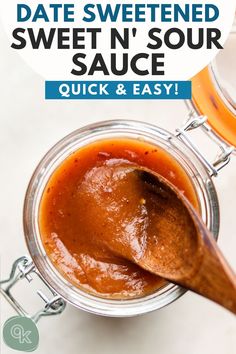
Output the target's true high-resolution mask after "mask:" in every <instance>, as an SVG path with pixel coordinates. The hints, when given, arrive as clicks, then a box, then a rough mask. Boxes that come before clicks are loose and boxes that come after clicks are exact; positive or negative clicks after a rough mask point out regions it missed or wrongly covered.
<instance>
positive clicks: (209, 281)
mask: <svg viewBox="0 0 236 354" xmlns="http://www.w3.org/2000/svg"><path fill="white" fill-rule="evenodd" d="M132 173H134V174H137V175H138V176H139V178H140V179H141V180H142V181H143V183H144V186H145V188H146V189H147V190H148V191H149V193H150V194H152V195H153V196H155V200H156V203H157V205H160V207H161V208H163V209H164V213H163V215H162V222H161V224H159V225H158V235H159V237H160V236H161V237H162V238H163V240H164V242H166V246H167V247H168V251H167V253H166V254H165V256H164V257H163V255H162V252H160V247H159V244H158V243H156V244H155V243H154V242H153V241H152V238H150V239H149V244H148V248H147V251H146V252H145V254H144V255H143V256H142V258H140V259H139V260H135V262H137V263H138V264H139V265H140V266H141V267H142V268H145V269H146V270H149V271H150V272H152V273H155V274H157V275H159V276H162V277H163V278H165V279H168V280H170V281H172V282H174V283H176V284H179V285H181V286H183V287H185V288H187V289H190V290H192V291H194V292H196V293H198V294H200V295H202V296H204V297H206V298H208V299H210V300H213V301H214V302H216V303H218V304H220V305H221V306H223V307H225V308H227V309H228V310H230V311H231V312H233V313H234V314H236V276H235V274H234V272H233V271H232V269H231V268H230V266H229V265H228V263H227V261H226V260H225V258H224V256H223V254H222V253H221V251H220V249H219V247H218V246H217V244H216V241H215V239H214V237H213V235H212V234H211V233H210V232H209V231H208V229H207V227H206V226H205V224H204V223H203V221H202V219H201V217H200V216H199V215H198V213H197V212H196V211H195V209H194V208H193V207H192V205H191V204H190V203H189V202H188V200H187V199H186V198H185V197H184V195H183V194H182V193H181V192H180V191H179V190H178V189H177V188H175V187H174V186H173V185H172V184H171V183H170V182H169V181H167V180H166V179H164V178H163V177H161V176H160V175H158V174H157V173H154V172H152V171H150V170H148V169H146V168H135V169H134V170H133V172H132ZM181 238H182V241H181ZM189 241H190V243H191V244H190V245H189V244H188V242H189ZM185 247H187V249H185ZM162 260H163V261H162Z"/></svg>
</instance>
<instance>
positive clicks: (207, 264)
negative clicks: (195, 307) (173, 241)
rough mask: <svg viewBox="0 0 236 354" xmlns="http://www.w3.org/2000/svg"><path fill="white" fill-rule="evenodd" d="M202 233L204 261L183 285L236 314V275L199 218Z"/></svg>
mask: <svg viewBox="0 0 236 354" xmlns="http://www.w3.org/2000/svg"><path fill="white" fill-rule="evenodd" d="M197 223H198V227H199V230H200V232H201V235H202V239H203V245H202V261H201V263H200V266H199V268H198V270H197V271H196V273H195V274H194V275H192V276H191V278H189V279H185V280H183V281H181V283H182V284H181V285H182V286H184V287H187V288H189V289H191V290H193V291H194V292H196V293H198V294H200V295H203V296H204V297H207V298H208V299H210V300H213V301H214V302H216V303H218V304H220V305H221V306H223V307H225V308H226V309H228V310H230V311H231V312H233V313H234V314H236V276H235V274H234V272H233V270H232V269H231V268H230V266H229V265H228V263H227V261H226V260H225V258H224V256H223V254H222V253H221V251H220V250H219V248H218V246H217V244H216V241H215V240H214V238H213V236H212V235H211V233H210V232H209V231H208V230H207V228H206V226H205V225H204V224H203V222H202V221H201V220H200V219H199V218H198V220H197Z"/></svg>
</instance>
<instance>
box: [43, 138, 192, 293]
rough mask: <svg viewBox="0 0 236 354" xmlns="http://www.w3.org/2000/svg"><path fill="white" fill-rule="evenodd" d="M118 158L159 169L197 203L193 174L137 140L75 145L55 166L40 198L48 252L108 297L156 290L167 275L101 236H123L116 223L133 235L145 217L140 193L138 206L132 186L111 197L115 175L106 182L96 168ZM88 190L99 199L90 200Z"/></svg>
mask: <svg viewBox="0 0 236 354" xmlns="http://www.w3.org/2000/svg"><path fill="white" fill-rule="evenodd" d="M115 164H123V165H129V164H132V165H134V164H136V165H139V166H144V167H147V168H149V169H151V170H153V171H155V172H157V173H159V174H160V175H162V176H163V177H165V178H166V179H168V180H169V181H170V182H171V183H173V184H174V185H175V186H176V187H177V188H178V189H180V190H181V191H182V192H183V193H184V194H185V196H186V197H187V198H188V199H189V201H190V202H191V203H192V205H193V206H194V207H195V208H198V205H199V204H198V199H197V197H196V193H195V190H194V187H193V185H192V183H191V180H190V178H189V176H188V175H187V174H186V172H185V171H184V170H183V168H182V167H180V166H179V164H178V163H177V162H176V161H175V160H174V159H173V158H172V157H171V156H170V155H169V154H168V153H167V152H165V151H164V150H162V149H161V148H157V147H156V146H155V145H152V144H150V143H147V142H143V141H139V140H132V139H117V140H116V139H112V140H110V139H107V140H101V141H97V142H95V143H92V144H90V145H87V146H85V147H82V148H80V149H79V150H77V151H75V152H74V153H72V154H71V155H70V156H69V157H68V158H67V159H65V160H64V161H63V162H62V163H61V165H60V166H59V167H58V168H57V169H56V170H55V171H54V172H53V174H52V175H51V177H50V179H49V181H48V183H47V185H46V187H45V190H44V192H43V196H42V199H41V203H40V211H39V228H40V234H41V238H42V242H43V245H44V248H45V250H46V253H47V255H48V257H49V258H50V260H51V261H52V263H53V264H54V266H55V267H56V268H57V269H58V270H59V272H60V273H61V274H62V275H63V276H64V277H65V278H66V279H67V280H68V281H69V282H71V283H72V284H73V285H75V286H77V287H79V288H80V289H82V290H84V291H86V292H88V293H91V294H93V295H96V296H100V297H104V298H115V299H125V298H126V299H127V298H137V297H142V296H145V295H148V294H151V293H153V292H154V291H156V290H157V289H159V288H160V287H162V286H164V285H165V284H166V281H165V280H164V279H162V278H159V277H157V276H155V275H153V274H151V273H149V272H147V271H145V270H143V269H141V268H140V267H139V266H137V265H135V264H134V263H132V262H131V261H129V260H127V259H124V258H122V257H120V256H119V254H117V253H116V252H114V250H111V249H109V247H106V245H105V244H104V242H103V235H105V233H106V234H107V233H108V234H109V237H110V238H111V239H112V238H115V237H119V234H118V231H117V230H119V228H117V227H116V225H118V224H119V225H122V227H123V228H124V229H125V232H127V233H128V234H130V236H131V238H130V239H132V234H135V231H136V229H138V228H139V230H140V228H141V227H142V222H143V220H144V219H143V217H142V210H143V209H142V207H143V204H144V203H145V201H143V200H142V199H140V200H139V201H138V205H137V206H135V207H134V205H133V204H132V203H130V200H131V199H132V190H129V191H128V194H127V196H128V197H126V199H125V198H123V197H122V195H121V199H120V203H119V204H120V205H116V204H115V203H114V202H113V200H112V192H113V190H112V188H113V187H115V180H113V181H112V184H111V185H106V184H104V180H102V178H100V177H101V175H99V173H97V172H98V171H101V168H102V167H103V166H109V165H110V166H114V165H115ZM93 182H94V183H93ZM99 183H100V184H99ZM99 186H100V187H99ZM100 189H101V190H100ZM101 191H102V192H101ZM88 193H91V196H93V199H91V200H96V203H94V202H93V201H91V203H87V199H86V198H84V196H85V194H86V195H87V196H88ZM129 197H130V198H129ZM138 213H139V218H138V217H136V216H137V215H138ZM107 218H110V219H109V228H108V223H106V220H107ZM104 237H105V236H104Z"/></svg>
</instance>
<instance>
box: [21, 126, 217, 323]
mask: <svg viewBox="0 0 236 354" xmlns="http://www.w3.org/2000/svg"><path fill="white" fill-rule="evenodd" d="M112 134H113V135H115V136H120V137H124V136H127V135H129V136H130V137H131V138H141V139H144V140H147V141H151V142H152V143H154V144H155V145H156V146H159V147H166V149H167V152H168V153H169V154H170V155H172V157H174V158H175V159H176V160H179V161H178V162H179V163H180V164H181V162H182V167H184V169H185V170H186V169H187V165H186V166H184V164H188V168H189V172H188V171H187V170H186V172H187V173H188V174H189V176H190V174H191V176H192V178H194V179H195V181H194V183H195V184H196V186H197V185H198V187H196V186H195V187H196V188H198V189H197V192H198V193H199V195H200V194H201V204H202V208H204V218H205V222H206V223H207V225H208V227H209V229H210V230H211V231H212V232H213V234H214V235H215V237H216V238H217V236H218V232H219V204H218V199H217V195H216V191H215V188H214V184H213V182H212V180H211V177H210V176H209V174H208V172H207V170H206V169H205V167H204V166H203V165H202V163H201V161H200V160H199V159H198V158H197V157H196V156H195V155H194V154H193V153H192V151H191V150H189V148H188V147H187V146H186V145H185V144H184V143H183V142H181V141H180V140H179V139H177V138H176V137H175V136H174V135H172V134H170V133H169V132H167V131H165V130H164V129H161V128H158V127H156V126H155V125H151V124H148V123H144V122H140V121H132V120H131V121H128V120H111V121H104V122H98V123H95V124H91V125H88V126H86V127H84V128H81V129H78V130H76V131H75V132H73V133H71V134H70V135H68V136H66V137H65V138H64V139H62V140H61V141H59V142H58V143H57V144H56V145H55V146H54V147H53V148H52V149H51V150H49V152H48V153H47V154H46V155H45V156H44V158H43V159H42V160H41V162H40V163H39V165H38V167H37V168H36V170H35V172H34V174H33V176H32V178H31V181H30V183H29V186H28V189H27V192H26V197H25V203H24V220H23V222H24V233H25V238H26V243H27V246H28V249H29V252H30V255H31V257H32V259H33V261H34V264H35V265H36V268H37V270H38V272H39V273H40V274H41V276H43V278H44V279H45V281H46V283H48V284H49V286H50V287H52V289H54V291H55V292H56V293H58V294H59V295H60V296H62V297H63V298H64V299H65V300H66V301H67V302H69V303H71V304H72V305H74V306H76V307H78V308H80V309H83V310H86V311H88V312H92V313H95V314H99V315H104V316H112V317H130V316H134V315H139V314H143V313H147V312H150V311H153V310H156V309H159V308H161V307H163V306H165V305H167V304H169V303H171V302H173V301H174V300H176V299H177V298H179V297H180V296H181V295H183V294H184V293H185V291H186V290H185V289H183V288H181V287H179V286H177V285H173V284H168V285H167V286H166V287H163V288H162V289H160V290H158V291H157V292H155V293H154V294H151V295H149V296H146V297H143V298H137V299H128V300H108V299H104V298H100V297H96V296H94V295H90V294H88V293H85V292H84V291H83V290H80V289H78V288H76V287H74V286H73V285H72V284H71V283H69V282H68V281H67V280H66V279H65V278H64V277H63V276H62V275H61V274H60V273H59V272H58V271H57V269H56V268H55V267H54V266H53V264H52V263H51V261H50V260H49V258H48V256H47V255H46V252H45V250H44V248H43V245H42V242H41V237H40V233H39V229H38V208H39V202H40V199H41V196H42V192H43V190H44V187H45V184H46V182H47V181H48V177H49V176H50V174H51V173H52V172H53V171H54V170H55V168H56V167H57V166H58V165H59V164H60V162H61V161H63V160H64V159H65V158H66V157H67V156H68V155H69V154H70V153H71V152H73V151H74V150H77V149H78V148H79V147H80V146H84V145H87V144H89V143H90V142H91V141H93V140H94V139H95V140H98V139H101V138H102V139H104V138H105V137H106V136H107V137H108V136H109V137H110V136H111V135H112ZM95 140H94V141H95ZM181 159H182V160H181ZM180 161H181V162H180ZM186 161H187V162H186Z"/></svg>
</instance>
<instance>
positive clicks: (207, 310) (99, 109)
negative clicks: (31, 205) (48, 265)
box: [0, 28, 236, 354]
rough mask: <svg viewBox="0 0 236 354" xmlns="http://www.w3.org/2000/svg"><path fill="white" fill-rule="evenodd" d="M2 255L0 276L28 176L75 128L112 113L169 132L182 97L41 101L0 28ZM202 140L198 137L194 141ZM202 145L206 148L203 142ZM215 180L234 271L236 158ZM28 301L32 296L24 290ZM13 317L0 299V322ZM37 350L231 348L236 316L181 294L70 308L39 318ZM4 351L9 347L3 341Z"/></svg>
mask: <svg viewBox="0 0 236 354" xmlns="http://www.w3.org/2000/svg"><path fill="white" fill-rule="evenodd" d="M0 48H1V49H0V50H1V51H0V53H1V54H0V78H1V86H0V100H1V101H0V186H1V192H0V196H1V197H0V198H1V199H0V200H1V205H0V255H1V263H0V264H1V277H3V276H4V277H6V276H7V275H8V272H9V271H10V266H11V263H12V262H13V261H14V260H15V259H16V258H17V257H19V256H21V255H23V254H25V253H27V250H26V246H25V242H24V237H23V231H22V206H23V199H24V194H25V190H26V187H27V183H28V181H29V178H30V176H31V174H32V172H33V170H34V168H35V166H36V165H37V163H38V161H39V160H40V159H41V157H42V156H43V155H44V154H45V153H46V152H47V150H48V149H49V148H50V147H51V146H52V145H53V144H54V143H56V142H57V141H58V139H60V138H62V137H63V136H65V135H66V134H67V133H69V132H71V131H73V130H74V129H76V128H78V127H81V126H82V125H85V124H87V123H91V122H95V121H98V120H104V119H110V118H125V119H139V120H145V121H146V122H150V123H155V124H156V125H159V126H161V127H164V128H167V129H169V130H171V131H174V128H175V127H177V126H179V125H180V124H181V123H182V121H183V120H185V118H186V115H187V111H186V108H185V105H184V103H183V102H158V101H151V102H145V101H139V102H132V101H127V102H125V101H119V102H113V101H110V102H109V101H104V102H96V101H95V102H88V101H87V102H86V101H84V102H79V101H78V102H63V101H61V102H60V101H55V102H53V101H51V102H50V101H45V100H44V81H43V79H42V78H40V77H39V76H37V75H36V74H35V73H34V72H33V71H32V70H31V69H30V68H29V67H27V65H26V64H25V63H24V62H23V61H22V60H21V59H20V58H19V57H18V56H17V54H16V53H14V52H13V51H11V50H10V49H9V44H8V42H7V40H6V37H5V35H4V34H3V31H2V29H1V28H0ZM199 143H200V144H201V139H199ZM202 148H203V151H207V150H209V148H207V146H204V147H202ZM215 184H216V187H217V190H218V194H219V200H220V204H221V232H220V239H219V245H220V247H221V249H222V250H223V252H224V253H225V255H226V257H227V259H228V260H229V262H230V263H231V264H232V266H233V268H234V269H235V270H236V257H235V250H236V231H235V230H236V217H235V214H236V212H235V210H236V157H234V158H233V159H232V162H231V164H230V165H229V166H228V167H227V168H226V169H225V170H223V171H222V172H221V173H220V175H219V177H218V178H217V180H215ZM25 292H26V288H23V289H19V291H18V295H19V296H21V298H22V297H23V298H24V300H25V301H26V302H27V303H28V306H29V307H31V306H36V305H37V304H38V302H37V301H36V297H34V296H33V295H29V294H27V295H25ZM12 315H14V313H13V312H12V310H11V309H10V308H9V307H8V305H7V304H6V302H5V301H4V300H3V299H1V324H2V323H3V322H4V320H6V319H7V318H8V317H10V316H12ZM39 329H40V335H41V340H40V347H39V349H38V350H37V353H38V354H48V353H50V354H54V353H55V354H67V353H68V354H75V353H76V354H77V353H82V354H118V353H122V354H128V353H129V354H141V353H148V354H154V353H155V354H157V353H160V354H200V353H201V354H234V353H236V321H235V317H234V316H233V315H231V314H230V313H228V312H227V311H225V310H223V309H221V308H220V307H219V306H217V305H215V304H213V303H211V302H209V301H207V300H205V299H203V298H201V297H199V296H197V295H194V294H192V293H187V294H186V295H185V296H183V297H182V298H181V299H180V300H178V301H177V302H175V303H174V304H172V305H170V306H168V307H166V308H164V309H162V310H159V311H156V312H154V313H151V314H148V315H145V316H141V317H137V318H130V319H109V318H101V317H97V316H94V315H90V314H87V313H84V312H82V311H79V310H76V309H75V308H72V307H70V306H68V307H67V309H66V311H65V313H64V314H63V315H62V316H61V317H55V318H49V319H42V320H41V322H40V324H39ZM0 352H1V353H2V354H8V353H12V350H10V349H9V348H7V347H6V346H5V345H4V344H3V343H2V338H1V346H0Z"/></svg>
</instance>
